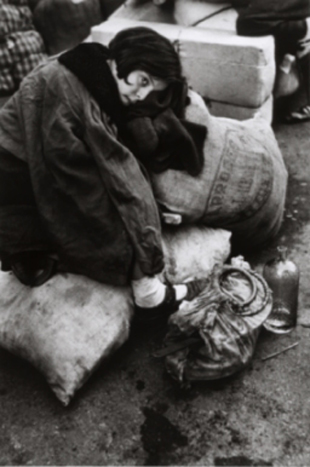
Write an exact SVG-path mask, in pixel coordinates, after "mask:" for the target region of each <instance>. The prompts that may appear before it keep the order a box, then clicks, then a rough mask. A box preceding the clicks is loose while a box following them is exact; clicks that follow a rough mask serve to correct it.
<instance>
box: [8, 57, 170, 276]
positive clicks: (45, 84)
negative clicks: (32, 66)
mask: <svg viewBox="0 0 310 467" xmlns="http://www.w3.org/2000/svg"><path fill="white" fill-rule="evenodd" d="M103 85H104V83H103ZM0 123H1V125H0V128H1V129H0V175H1V180H0V185H1V186H2V188H1V189H0V254H1V255H2V256H5V255H9V254H12V253H16V252H19V251H25V250H31V249H47V250H49V249H53V250H54V251H56V252H57V254H58V255H59V256H60V258H61V260H62V262H63V263H64V264H65V266H66V269H67V270H68V271H71V272H76V273H81V274H84V275H86V276H88V277H91V278H93V279H95V280H98V281H100V282H105V283H109V284H125V283H126V282H127V281H128V280H129V277H130V272H131V267H132V264H133V261H134V260H136V261H137V262H138V263H139V265H140V268H141V269H142V271H143V272H144V273H145V274H150V275H151V274H155V273H158V272H160V271H161V270H162V268H163V254H162V249H161V231H160V220H159V214H158V208H157V205H156V203H155V200H154V197H153V193H152V190H151V187H150V185H149V183H148V180H147V178H146V177H145V176H144V174H143V171H141V167H140V165H139V163H138V161H137V160H136V158H135V157H134V156H133V154H132V153H131V152H130V151H129V150H128V149H127V148H126V147H125V146H124V145H122V144H121V143H120V142H119V141H118V135H117V129H116V126H115V125H114V124H113V122H112V120H111V118H110V117H109V115H108V114H106V113H104V112H103V111H102V109H100V107H99V105H98V103H97V102H96V101H95V100H94V98H93V97H92V96H91V95H90V93H89V92H88V91H87V89H86V88H85V87H84V86H83V84H82V83H81V82H80V81H79V80H78V79H77V78H76V77H75V76H74V75H73V74H72V73H71V72H70V71H69V70H68V69H67V68H65V67H64V66H62V65H61V64H59V62H58V61H57V60H56V59H52V58H51V59H49V61H48V62H47V64H45V65H41V66H39V68H37V69H36V70H35V71H34V72H33V73H31V74H30V75H28V77H27V78H26V79H25V80H24V81H23V83H22V85H21V87H20V89H19V91H18V92H17V93H16V94H15V95H14V96H13V97H12V98H11V99H10V100H9V101H8V102H7V104H6V106H5V107H3V108H2V109H1V111H0ZM18 177H19V178H18ZM29 177H30V179H31V182H30V179H29ZM32 190H33V193H32ZM10 191H11V192H12V197H11V198H12V199H11V200H10V199H9V197H10V195H9V194H8V193H9V192H10ZM18 192H19V194H18ZM16 197H17V198H18V199H16Z"/></svg>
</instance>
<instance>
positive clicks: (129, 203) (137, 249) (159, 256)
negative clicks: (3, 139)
mask: <svg viewBox="0 0 310 467" xmlns="http://www.w3.org/2000/svg"><path fill="white" fill-rule="evenodd" d="M69 81H70V83H69ZM69 81H68V80H67V81H66V80H62V82H60V84H59V89H56V88H57V86H58V81H57V80H56V82H55V83H50V86H53V90H52V91H51V92H53V93H55V92H57V96H58V97H59V99H58V101H59V102H58V104H57V108H56V109H55V108H54V109H53V111H52V112H51V111H49V112H46V113H45V121H44V123H43V126H44V133H45V150H44V157H45V159H46V163H47V164H48V165H49V169H50V170H51V171H52V172H53V176H54V177H55V178H56V179H57V183H58V185H59V187H60V189H63V190H66V193H67V194H68V196H71V195H72V197H74V198H75V199H77V201H78V202H79V204H80V205H81V206H83V207H85V206H87V207H88V209H89V210H91V211H92V212H93V215H96V209H97V207H96V190H95V187H94V186H92V183H90V176H88V175H89V171H90V169H91V170H92V171H93V174H94V176H93V178H92V180H95V181H96V182H95V183H101V184H103V185H104V187H105V190H106V192H108V195H109V198H110V200H111V202H112V203H113V204H114V206H115V207H116V209H117V211H118V213H119V215H120V217H121V219H122V221H123V224H124V226H125V229H126V231H127V233H128V236H129V238H130V240H131V243H132V247H133V250H134V254H135V260H136V261H137V262H138V264H139V266H140V268H141V270H142V272H143V273H144V274H145V275H154V274H157V273H159V272H161V271H162V269H163V267H164V261H163V252H162V243H161V224H160V218H159V211H158V207H157V204H156V201H155V199H154V196H153V192H152V189H151V186H150V184H149V183H148V181H147V180H146V178H145V177H144V175H143V173H142V171H141V169H140V166H139V163H138V162H137V160H136V159H135V157H134V156H133V154H132V153H131V152H130V151H129V150H128V149H127V148H126V147H125V146H123V145H122V144H121V143H120V142H118V141H117V139H116V137H115V134H114V133H113V131H112V130H111V126H109V125H108V124H107V120H106V118H105V117H106V116H104V115H102V113H101V111H100V108H99V106H98V105H97V103H96V102H95V101H94V100H93V99H92V98H91V96H90V95H89V93H88V92H87V91H86V90H85V88H84V87H83V86H82V85H81V84H80V83H79V82H78V81H77V80H76V78H75V77H74V76H72V77H70V79H69ZM70 180H71V182H70ZM68 181H69V182H70V183H68ZM99 191H100V190H97V193H98V192H99ZM98 205H99V203H98ZM85 214H86V215H87V213H85ZM98 215H100V213H98ZM102 237H103V238H104V233H103V235H102Z"/></svg>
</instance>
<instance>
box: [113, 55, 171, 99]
mask: <svg viewBox="0 0 310 467" xmlns="http://www.w3.org/2000/svg"><path fill="white" fill-rule="evenodd" d="M110 66H111V71H112V74H113V76H114V78H115V81H116V84H117V88H118V92H119V95H120V98H121V101H122V103H123V104H124V105H130V104H135V103H136V102H139V101H142V100H143V99H145V98H146V96H147V95H148V94H149V93H150V92H151V91H163V90H164V89H166V87H167V86H168V83H167V82H166V81H164V80H162V79H159V78H155V77H154V76H151V75H150V74H149V73H147V72H145V71H142V70H136V71H132V72H131V73H130V74H129V75H128V76H127V78H125V79H119V78H118V76H117V71H116V64H115V62H112V63H111V64H110Z"/></svg>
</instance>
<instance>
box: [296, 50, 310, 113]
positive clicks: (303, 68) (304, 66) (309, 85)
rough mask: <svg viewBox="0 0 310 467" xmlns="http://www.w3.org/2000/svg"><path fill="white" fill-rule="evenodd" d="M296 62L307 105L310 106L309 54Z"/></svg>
mask: <svg viewBox="0 0 310 467" xmlns="http://www.w3.org/2000/svg"><path fill="white" fill-rule="evenodd" d="M297 60H298V65H299V69H300V73H301V76H302V79H303V84H304V87H305V92H306V97H307V104H308V105H310V53H308V54H307V55H304V56H303V57H302V58H298V59H297Z"/></svg>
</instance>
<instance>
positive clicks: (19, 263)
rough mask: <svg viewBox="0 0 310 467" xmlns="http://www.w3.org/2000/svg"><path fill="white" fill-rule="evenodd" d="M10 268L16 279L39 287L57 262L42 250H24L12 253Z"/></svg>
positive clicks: (54, 269) (46, 279)
mask: <svg viewBox="0 0 310 467" xmlns="http://www.w3.org/2000/svg"><path fill="white" fill-rule="evenodd" d="M9 263H10V269H11V270H12V272H13V274H14V275H15V276H16V277H17V279H18V280H19V281H20V282H21V283H22V284H24V285H27V286H29V287H39V286H40V285H43V284H44V283H45V282H47V281H48V280H49V279H50V278H51V277H52V276H53V275H54V274H55V271H56V265H57V262H56V260H55V259H54V258H51V257H50V256H48V255H47V254H46V253H43V252H24V253H18V254H15V255H12V256H11V257H10V259H9Z"/></svg>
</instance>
